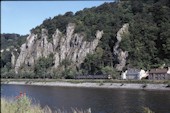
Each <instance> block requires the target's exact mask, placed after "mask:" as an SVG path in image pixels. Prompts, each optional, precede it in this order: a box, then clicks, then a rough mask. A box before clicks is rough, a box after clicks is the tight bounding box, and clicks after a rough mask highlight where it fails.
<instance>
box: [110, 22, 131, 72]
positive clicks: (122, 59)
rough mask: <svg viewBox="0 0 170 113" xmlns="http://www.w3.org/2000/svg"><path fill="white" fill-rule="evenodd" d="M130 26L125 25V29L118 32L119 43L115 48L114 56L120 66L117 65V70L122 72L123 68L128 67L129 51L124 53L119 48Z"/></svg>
mask: <svg viewBox="0 0 170 113" xmlns="http://www.w3.org/2000/svg"><path fill="white" fill-rule="evenodd" d="M128 28H129V24H124V25H123V27H122V28H121V29H120V30H119V31H118V32H117V42H116V44H115V46H114V48H113V50H114V55H116V56H117V59H118V62H119V63H118V64H116V69H117V70H118V71H122V69H123V67H125V65H126V58H127V57H128V51H123V50H122V49H121V48H119V43H120V42H121V40H122V36H123V35H124V34H126V33H128V32H129V31H128Z"/></svg>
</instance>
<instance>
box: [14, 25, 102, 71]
mask: <svg viewBox="0 0 170 113" xmlns="http://www.w3.org/2000/svg"><path fill="white" fill-rule="evenodd" d="M74 29H75V24H74V23H70V24H68V26H67V28H66V35H64V34H62V33H61V32H60V31H59V30H58V29H57V30H56V31H55V33H54V34H53V35H52V41H48V38H49V37H48V31H47V30H46V29H42V32H41V39H38V38H37V35H36V34H30V35H29V36H28V37H27V41H26V43H24V44H23V45H22V46H21V48H20V49H21V52H20V54H19V56H18V58H17V59H16V63H15V72H16V73H18V71H19V70H20V69H21V68H25V67H26V66H29V67H34V65H35V63H36V61H37V60H38V59H39V58H40V57H48V55H50V54H51V53H52V54H53V55H54V68H58V66H59V65H60V63H61V62H62V61H63V60H64V59H68V60H70V61H72V62H73V63H75V64H76V65H80V64H81V63H82V62H83V61H84V59H85V57H86V55H87V54H88V53H93V52H94V51H95V49H96V47H97V45H98V42H99V40H100V39H101V38H102V35H103V31H97V32H96V38H95V39H94V40H93V41H91V42H87V41H84V40H83V38H84V35H83V34H80V33H74ZM13 57H14V56H13Z"/></svg>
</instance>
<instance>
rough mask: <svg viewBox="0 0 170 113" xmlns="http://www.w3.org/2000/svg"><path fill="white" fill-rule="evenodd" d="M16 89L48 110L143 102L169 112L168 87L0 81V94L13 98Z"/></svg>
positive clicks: (133, 107)
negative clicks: (126, 87) (132, 88)
mask: <svg viewBox="0 0 170 113" xmlns="http://www.w3.org/2000/svg"><path fill="white" fill-rule="evenodd" d="M20 91H22V92H26V94H27V96H29V97H31V98H32V99H33V101H34V103H35V102H36V103H40V105H41V106H42V107H44V106H45V105H48V106H49V107H50V108H51V109H52V110H56V109H65V110H67V111H70V110H71V108H78V109H88V108H91V110H92V113H142V112H141V111H142V110H141V109H142V106H147V107H149V108H150V109H151V110H153V111H154V112H155V113H170V91H145V90H125V89H99V88H73V87H51V86H28V85H8V84H6V85H5V84H4V85H1V96H3V97H6V98H15V96H17V95H18V94H19V92H20Z"/></svg>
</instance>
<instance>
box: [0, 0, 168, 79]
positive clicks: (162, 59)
mask: <svg viewBox="0 0 170 113" xmlns="http://www.w3.org/2000/svg"><path fill="white" fill-rule="evenodd" d="M69 23H75V24H76V28H75V31H74V32H75V33H80V32H81V33H83V34H84V35H85V40H86V41H91V40H93V39H94V36H95V33H96V31H97V30H103V32H104V34H103V36H102V37H103V38H102V39H101V40H100V42H99V44H98V47H97V49H96V51H95V53H94V54H89V55H87V57H86V59H85V61H84V62H83V63H82V64H81V66H80V67H78V69H77V70H76V71H74V73H78V74H98V73H109V74H110V73H111V74H112V75H116V73H119V72H118V71H117V70H116V69H115V65H116V64H117V62H118V59H117V56H116V55H115V54H114V50H113V48H114V46H115V43H116V42H117V39H116V36H117V32H118V30H119V29H120V28H121V27H122V25H124V24H126V23H129V34H127V35H124V36H123V39H122V41H121V42H120V47H119V48H121V49H122V50H123V51H128V58H127V62H126V66H125V67H124V70H125V69H126V68H128V67H133V68H143V69H145V70H149V69H150V68H154V67H160V66H161V65H163V64H165V66H170V1H169V0H121V1H119V2H112V3H104V4H102V5H101V6H98V7H92V8H85V9H83V10H81V11H78V12H76V13H75V14H74V13H73V12H66V13H65V14H64V15H57V16H55V17H54V18H48V19H46V20H44V21H43V23H42V24H41V25H39V26H37V27H36V28H33V29H32V30H31V33H34V34H38V38H39V39H40V38H41V35H40V34H41V29H42V28H46V29H47V30H48V35H49V37H50V38H49V41H52V35H53V34H54V32H55V31H56V29H59V30H60V31H61V32H62V33H66V26H67V25H68V24H69ZM3 43H6V42H3ZM41 63H42V62H41ZM37 65H38V64H37ZM65 65H67V63H65ZM3 67H4V65H3ZM1 68H2V67H1ZM68 73H71V71H70V70H68ZM64 75H66V73H65V72H64ZM64 75H63V76H64Z"/></svg>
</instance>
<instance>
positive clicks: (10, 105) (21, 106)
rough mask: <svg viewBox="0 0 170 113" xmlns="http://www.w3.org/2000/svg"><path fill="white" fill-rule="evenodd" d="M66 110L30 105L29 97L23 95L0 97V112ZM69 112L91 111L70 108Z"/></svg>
mask: <svg viewBox="0 0 170 113" xmlns="http://www.w3.org/2000/svg"><path fill="white" fill-rule="evenodd" d="M66 112H67V111H62V110H57V111H52V110H51V109H50V108H49V107H48V106H46V107H44V108H42V107H40V105H39V104H37V105H32V102H31V99H29V98H28V97H27V96H25V95H19V96H17V97H16V99H15V100H13V101H12V100H7V99H5V98H1V113H66ZM71 113H91V110H90V109H88V110H86V111H83V110H78V109H72V112H71Z"/></svg>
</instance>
